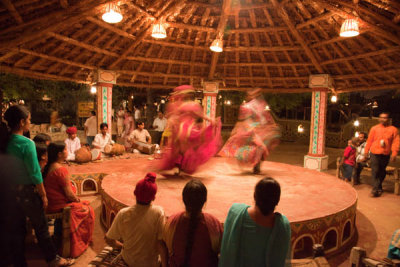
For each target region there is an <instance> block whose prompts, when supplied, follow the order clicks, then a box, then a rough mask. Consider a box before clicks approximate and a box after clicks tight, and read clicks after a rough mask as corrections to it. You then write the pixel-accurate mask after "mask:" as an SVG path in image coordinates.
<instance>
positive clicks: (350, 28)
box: [340, 19, 360, 37]
mask: <svg viewBox="0 0 400 267" xmlns="http://www.w3.org/2000/svg"><path fill="white" fill-rule="evenodd" d="M359 34H360V31H359V29H358V22H357V20H355V19H346V20H345V21H344V22H343V24H342V27H341V28H340V36H342V37H354V36H357V35H359Z"/></svg>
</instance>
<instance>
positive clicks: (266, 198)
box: [254, 177, 281, 216]
mask: <svg viewBox="0 0 400 267" xmlns="http://www.w3.org/2000/svg"><path fill="white" fill-rule="evenodd" d="M280 198H281V186H280V185H279V183H278V182H277V181H276V180H275V179H274V178H271V177H265V178H263V179H261V180H260V181H258V183H257V185H256V188H255V190H254V200H255V201H256V206H257V207H258V208H259V209H260V211H261V213H262V214H263V215H264V216H267V215H270V214H271V213H273V212H274V210H275V207H276V205H278V203H279V200H280Z"/></svg>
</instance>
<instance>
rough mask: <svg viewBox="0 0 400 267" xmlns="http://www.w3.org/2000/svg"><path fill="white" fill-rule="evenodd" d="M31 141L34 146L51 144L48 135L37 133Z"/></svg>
mask: <svg viewBox="0 0 400 267" xmlns="http://www.w3.org/2000/svg"><path fill="white" fill-rule="evenodd" d="M33 141H34V142H35V143H36V144H46V145H49V143H50V142H51V137H50V135H48V134H45V133H38V134H37V135H36V136H35V137H34V138H33Z"/></svg>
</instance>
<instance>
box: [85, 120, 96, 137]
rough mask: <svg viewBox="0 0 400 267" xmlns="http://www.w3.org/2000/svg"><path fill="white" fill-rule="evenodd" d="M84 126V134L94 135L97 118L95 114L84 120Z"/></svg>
mask: <svg viewBox="0 0 400 267" xmlns="http://www.w3.org/2000/svg"><path fill="white" fill-rule="evenodd" d="M85 126H86V127H87V133H86V136H95V135H96V134H97V118H96V116H91V117H89V118H88V119H87V120H86V121H85Z"/></svg>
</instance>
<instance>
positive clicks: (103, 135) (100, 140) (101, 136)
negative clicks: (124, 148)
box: [92, 122, 114, 152]
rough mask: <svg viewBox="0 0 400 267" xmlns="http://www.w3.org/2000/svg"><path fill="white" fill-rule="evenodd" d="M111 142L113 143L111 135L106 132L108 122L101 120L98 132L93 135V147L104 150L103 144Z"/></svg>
mask: <svg viewBox="0 0 400 267" xmlns="http://www.w3.org/2000/svg"><path fill="white" fill-rule="evenodd" d="M111 144H114V141H113V140H112V139H111V135H110V134H109V133H108V124H107V123H104V122H103V123H102V124H100V133H98V134H96V136H95V137H94V141H93V143H92V145H93V148H97V149H100V150H101V152H104V148H105V146H106V145H111Z"/></svg>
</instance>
